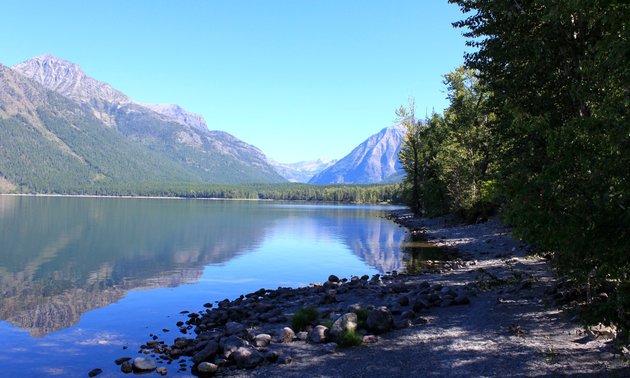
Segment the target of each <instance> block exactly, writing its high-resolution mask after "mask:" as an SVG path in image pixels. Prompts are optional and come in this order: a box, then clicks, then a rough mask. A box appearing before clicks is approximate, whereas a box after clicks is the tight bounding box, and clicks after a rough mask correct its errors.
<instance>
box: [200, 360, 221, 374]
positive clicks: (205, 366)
mask: <svg viewBox="0 0 630 378" xmlns="http://www.w3.org/2000/svg"><path fill="white" fill-rule="evenodd" d="M217 370H219V367H218V366H217V365H215V364H213V363H210V362H202V363H200V364H199V365H197V371H198V372H200V373H202V374H214V373H216V372H217Z"/></svg>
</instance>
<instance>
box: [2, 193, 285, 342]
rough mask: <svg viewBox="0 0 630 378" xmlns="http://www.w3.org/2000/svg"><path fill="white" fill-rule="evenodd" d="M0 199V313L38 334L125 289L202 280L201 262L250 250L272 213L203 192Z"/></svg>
mask: <svg viewBox="0 0 630 378" xmlns="http://www.w3.org/2000/svg"><path fill="white" fill-rule="evenodd" d="M7 202H13V203H12V204H11V205H8V204H7ZM0 203H4V204H3V205H2V209H3V217H2V220H1V222H2V223H1V225H2V227H1V228H0V232H1V234H0V293H1V294H2V295H1V296H0V319H4V320H7V321H9V322H10V323H12V324H14V325H16V326H18V327H20V328H23V329H26V330H28V331H29V332H30V333H31V334H33V335H36V336H39V335H44V334H47V333H50V332H52V331H55V330H58V329H62V328H65V327H68V326H70V325H72V324H74V323H76V322H77V321H78V320H79V318H80V316H81V315H82V314H83V313H85V312H86V311H89V310H91V309H94V308H97V307H102V306H106V305H108V304H110V303H113V302H115V301H117V300H119V299H120V298H121V297H122V296H124V294H125V293H126V292H127V291H128V290H131V289H136V288H151V287H168V286H177V285H180V284H182V283H186V282H191V281H194V280H196V279H198V278H199V276H200V275H201V273H202V271H203V268H204V266H205V265H207V264H216V263H223V262H226V261H228V260H230V259H231V258H233V257H235V256H236V255H238V254H241V253H244V252H247V251H251V250H252V249H253V248H254V247H255V246H256V245H257V244H258V243H260V242H261V241H262V239H263V238H264V234H265V230H266V225H268V224H271V223H272V219H269V218H270V216H271V217H272V216H273V215H270V214H268V213H264V212H256V211H251V206H252V205H249V204H247V203H222V202H209V201H178V200H164V201H147V200H144V201H143V200H131V199H130V200H121V199H93V198H91V199H76V198H20V197H2V198H0ZM243 213H247V216H243Z"/></svg>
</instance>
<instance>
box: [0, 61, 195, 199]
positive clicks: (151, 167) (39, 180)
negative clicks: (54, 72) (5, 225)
mask: <svg viewBox="0 0 630 378" xmlns="http://www.w3.org/2000/svg"><path fill="white" fill-rule="evenodd" d="M173 181H177V182H199V181H200V180H199V179H198V178H197V177H196V176H195V175H194V174H193V172H191V171H190V170H188V169H186V168H185V167H183V166H181V165H179V164H177V163H176V162H174V161H172V160H171V159H168V158H167V157H165V156H163V155H161V154H159V153H157V152H155V151H152V150H151V149H149V148H146V147H145V146H143V145H140V144H138V143H134V142H133V141H131V140H129V139H128V138H126V137H124V136H123V135H121V134H120V133H118V132H117V131H115V130H113V129H112V128H109V127H106V126H105V125H104V124H103V122H102V121H101V120H99V119H98V118H96V117H95V116H94V114H93V113H92V112H91V111H89V110H87V109H85V108H84V107H82V106H81V105H79V104H78V103H76V102H74V101H72V100H70V99H68V98H66V97H64V96H62V95H60V94H58V93H57V92H54V91H51V90H48V89H46V88H44V87H43V86H42V85H40V84H38V83H36V82H34V81H32V80H29V79H27V78H26V77H24V76H22V75H20V74H18V73H17V72H15V71H13V70H11V69H9V68H8V67H5V66H2V65H0V186H2V187H3V188H0V189H3V190H4V191H10V190H13V189H15V188H16V187H20V188H22V189H26V190H30V191H33V192H68V191H70V192H71V191H72V190H78V189H82V188H89V187H93V186H99V185H102V184H112V183H117V184H125V183H132V182H173Z"/></svg>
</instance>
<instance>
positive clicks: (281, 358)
mask: <svg viewBox="0 0 630 378" xmlns="http://www.w3.org/2000/svg"><path fill="white" fill-rule="evenodd" d="M291 362H293V357H291V356H288V355H281V356H279V357H278V364H280V365H288V364H290V363H291Z"/></svg>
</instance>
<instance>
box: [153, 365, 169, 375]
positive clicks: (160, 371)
mask: <svg viewBox="0 0 630 378" xmlns="http://www.w3.org/2000/svg"><path fill="white" fill-rule="evenodd" d="M155 371H156V372H157V373H158V374H159V375H166V374H168V369H166V368H165V367H164V366H160V367H159V368H157V369H155Z"/></svg>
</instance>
